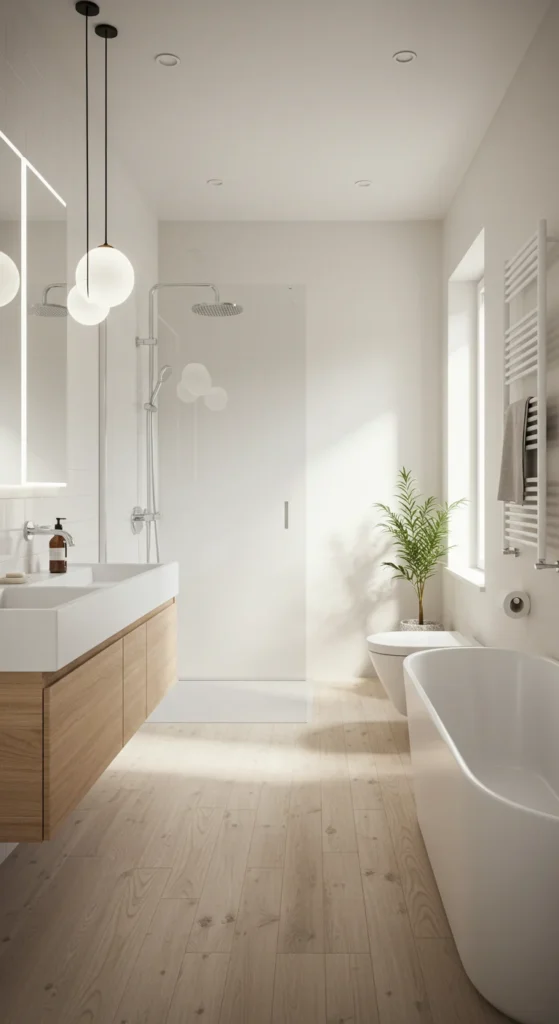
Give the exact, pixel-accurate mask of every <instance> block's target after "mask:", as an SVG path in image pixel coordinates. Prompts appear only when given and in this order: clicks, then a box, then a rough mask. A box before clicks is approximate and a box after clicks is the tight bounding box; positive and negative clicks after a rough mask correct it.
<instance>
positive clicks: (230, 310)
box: [192, 302, 243, 316]
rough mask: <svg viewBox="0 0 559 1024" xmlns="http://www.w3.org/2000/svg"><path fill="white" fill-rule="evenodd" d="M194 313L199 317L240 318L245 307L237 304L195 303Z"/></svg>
mask: <svg viewBox="0 0 559 1024" xmlns="http://www.w3.org/2000/svg"><path fill="white" fill-rule="evenodd" d="M192 312H193V313H196V315H197V316H238V315H239V313H242V312H243V307H242V306H238V305H237V303H236V302H195V303H194V305H193V307H192Z"/></svg>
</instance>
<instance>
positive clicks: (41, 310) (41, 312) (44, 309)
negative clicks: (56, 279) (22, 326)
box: [29, 284, 68, 318]
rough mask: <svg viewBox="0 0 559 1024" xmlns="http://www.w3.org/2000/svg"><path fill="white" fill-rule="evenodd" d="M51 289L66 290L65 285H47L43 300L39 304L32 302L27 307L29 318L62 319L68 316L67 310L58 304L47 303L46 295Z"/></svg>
mask: <svg viewBox="0 0 559 1024" xmlns="http://www.w3.org/2000/svg"><path fill="white" fill-rule="evenodd" d="M53 288H66V285H65V284H48V285H47V287H46V288H45V290H44V292H43V299H42V301H41V302H34V303H33V305H32V306H30V307H29V312H30V313H31V316H43V317H49V318H52V317H63V316H68V309H67V307H66V306H64V305H63V304H62V303H60V302H49V300H48V294H49V292H50V291H51V290H52V289H53Z"/></svg>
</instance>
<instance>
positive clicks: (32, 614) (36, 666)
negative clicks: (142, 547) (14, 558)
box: [0, 562, 179, 672]
mask: <svg viewBox="0 0 559 1024" xmlns="http://www.w3.org/2000/svg"><path fill="white" fill-rule="evenodd" d="M178 590H179V570H178V565H177V563H176V562H169V563H167V564H162V565H137V564H134V565H121V564H92V565H71V566H68V572H67V573H65V574H62V573H60V574H57V575H50V574H49V573H46V572H40V573H32V574H30V575H29V576H28V577H27V582H26V583H22V584H5V585H3V586H0V672H56V671H57V670H58V669H61V668H63V667H64V666H65V665H68V664H70V662H72V661H75V659H76V658H79V657H81V656H82V655H83V654H86V653H87V652H88V651H90V650H92V649H93V648H94V647H97V646H98V645H99V644H102V643H103V642H104V641H105V640H108V639H109V637H111V636H114V635H115V634H116V633H119V632H120V631H121V630H123V629H126V628H127V626H130V625H131V624H132V623H133V622H136V621H137V620H138V619H141V618H142V617H143V616H144V615H149V613H150V612H152V611H154V610H155V609H156V608H158V607H159V606H160V605H162V604H165V602H166V601H170V600H172V598H174V597H176V595H177V594H178Z"/></svg>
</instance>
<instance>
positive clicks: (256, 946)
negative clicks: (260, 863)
mask: <svg viewBox="0 0 559 1024" xmlns="http://www.w3.org/2000/svg"><path fill="white" fill-rule="evenodd" d="M281 887H282V872H281V870H280V869H278V868H252V869H250V870H249V871H247V875H246V880H245V886H244V890H243V900H242V905H241V909H240V912H239V917H238V919H237V927H236V929H235V937H234V940H233V949H232V952H231V958H230V962H229V970H228V973H227V983H226V986H225V997H224V1000H223V1008H222V1013H221V1018H220V1024H250V1022H251V1021H255V1022H256V1021H258V1024H269V1021H270V1018H271V1014H272V999H273V992H274V975H275V967H276V949H277V941H278V925H279V914H280V904H281Z"/></svg>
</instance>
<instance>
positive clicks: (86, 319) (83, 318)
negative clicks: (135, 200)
mask: <svg viewBox="0 0 559 1024" xmlns="http://www.w3.org/2000/svg"><path fill="white" fill-rule="evenodd" d="M76 11H77V12H78V14H81V15H83V17H84V18H85V251H86V254H87V253H88V252H89V19H90V18H96V17H97V15H98V14H99V6H98V4H96V3H93V0H78V3H77V4H76ZM88 263H89V259H88V257H87V255H86V290H85V294H83V295H82V293H81V292H79V291H78V289H77V287H76V286H75V285H74V287H73V288H71V289H70V291H69V292H68V298H67V300H66V303H67V306H68V312H69V314H70V316H71V317H72V318H73V319H74V320H76V321H77V323H79V324H83V325H84V326H86V327H90V326H93V325H94V324H100V323H101V321H102V320H104V319H105V318H106V317H107V316H108V313H109V306H108V304H106V303H105V305H98V304H97V303H95V302H91V300H90V298H89V297H88V287H87V279H88V277H89V267H88V265H87V264H88Z"/></svg>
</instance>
